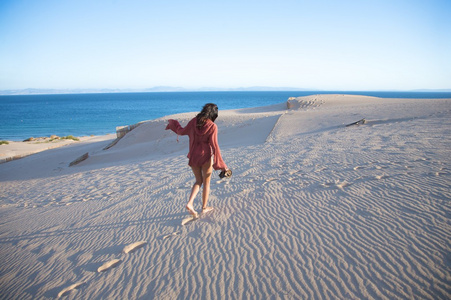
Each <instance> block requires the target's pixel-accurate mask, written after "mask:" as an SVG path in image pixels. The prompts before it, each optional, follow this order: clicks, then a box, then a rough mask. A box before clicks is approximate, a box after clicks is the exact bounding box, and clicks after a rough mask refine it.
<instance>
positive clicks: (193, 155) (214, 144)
mask: <svg viewBox="0 0 451 300" xmlns="http://www.w3.org/2000/svg"><path fill="white" fill-rule="evenodd" d="M196 125H197V118H193V119H192V120H191V121H189V123H188V124H187V125H186V127H185V128H183V127H182V126H181V125H180V123H179V122H178V121H177V120H172V119H170V120H169V124H168V126H166V130H168V129H171V130H172V131H174V132H175V133H177V134H178V135H187V136H189V152H188V158H189V162H188V165H190V166H192V167H201V166H203V165H204V164H205V163H206V162H207V161H208V160H209V159H211V157H212V156H214V160H213V169H215V170H225V169H227V166H226V164H225V163H224V161H223V160H222V157H221V151H220V150H219V145H218V127H217V126H216V124H215V123H214V122H213V121H211V120H208V119H207V121H206V122H205V124H204V126H202V127H201V128H198V127H197V126H196Z"/></svg>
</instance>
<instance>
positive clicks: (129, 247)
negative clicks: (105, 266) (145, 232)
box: [122, 241, 147, 253]
mask: <svg viewBox="0 0 451 300" xmlns="http://www.w3.org/2000/svg"><path fill="white" fill-rule="evenodd" d="M146 244H147V242H146V241H140V242H135V243H133V244H130V245H127V246H125V247H124V250H122V252H124V253H130V252H133V251H135V250H137V249H139V248H141V247H144V245H146Z"/></svg>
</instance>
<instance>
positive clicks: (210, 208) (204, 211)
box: [202, 206, 214, 214]
mask: <svg viewBox="0 0 451 300" xmlns="http://www.w3.org/2000/svg"><path fill="white" fill-rule="evenodd" d="M213 209H214V208H213V207H209V206H207V207H202V213H203V214H204V213H207V212H209V211H212V210H213Z"/></svg>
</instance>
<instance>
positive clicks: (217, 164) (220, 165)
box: [210, 124, 227, 170]
mask: <svg viewBox="0 0 451 300" xmlns="http://www.w3.org/2000/svg"><path fill="white" fill-rule="evenodd" d="M210 145H211V149H213V154H214V161H213V169H215V170H227V165H226V164H225V163H224V160H222V156H221V150H220V149H219V144H218V127H217V126H216V124H215V125H214V129H213V133H212V134H211V136H210Z"/></svg>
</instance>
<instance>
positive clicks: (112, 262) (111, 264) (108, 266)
mask: <svg viewBox="0 0 451 300" xmlns="http://www.w3.org/2000/svg"><path fill="white" fill-rule="evenodd" d="M120 262H121V260H120V259H113V260H110V261H109V262H106V263H104V264H103V265H101V266H100V267H99V268H98V269H97V272H99V273H101V272H105V271H107V270H109V269H111V268H114V267H116V266H117V265H118V264H119V263H120Z"/></svg>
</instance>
